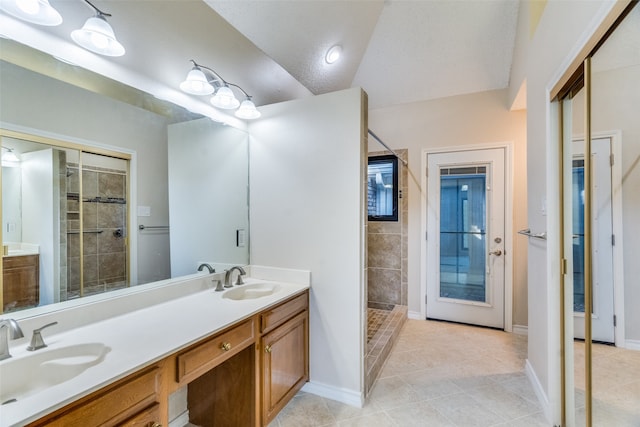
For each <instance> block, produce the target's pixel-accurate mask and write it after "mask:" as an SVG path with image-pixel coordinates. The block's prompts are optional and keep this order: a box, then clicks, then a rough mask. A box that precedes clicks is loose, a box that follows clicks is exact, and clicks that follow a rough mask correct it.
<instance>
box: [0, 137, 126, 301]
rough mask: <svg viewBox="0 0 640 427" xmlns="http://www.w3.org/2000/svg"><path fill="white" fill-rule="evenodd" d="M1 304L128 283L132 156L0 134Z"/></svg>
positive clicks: (91, 291)
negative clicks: (0, 151)
mask: <svg viewBox="0 0 640 427" xmlns="http://www.w3.org/2000/svg"><path fill="white" fill-rule="evenodd" d="M2 146H3V147H5V148H7V149H9V150H11V152H12V153H13V154H14V155H15V157H16V159H15V160H13V161H9V162H6V161H4V162H3V167H2V178H3V179H2V196H3V197H2V201H3V203H2V229H3V230H4V233H3V246H4V247H5V248H6V250H5V254H4V257H3V267H4V268H3V279H4V280H3V311H5V312H8V311H15V310H19V309H25V308H30V307H36V306H39V305H47V304H52V303H56V302H61V301H67V300H71V299H75V298H79V297H82V296H85V295H92V294H98V293H103V292H106V291H109V290H112V289H119V288H123V287H127V286H128V285H129V280H128V269H127V259H128V257H127V245H126V233H127V228H128V227H127V218H128V215H127V197H126V195H127V194H128V191H127V186H128V182H129V179H128V178H127V175H128V170H129V165H128V160H127V159H120V158H115V157H112V156H105V155H100V154H94V153H87V152H80V151H79V150H78V149H73V148H64V147H60V146H56V145H55V141H50V144H47V143H43V142H33V141H29V140H23V139H17V138H12V137H9V136H3V137H2Z"/></svg>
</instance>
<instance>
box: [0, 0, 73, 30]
mask: <svg viewBox="0 0 640 427" xmlns="http://www.w3.org/2000/svg"><path fill="white" fill-rule="evenodd" d="M0 9H2V10H3V11H5V12H7V13H8V14H9V15H13V16H15V17H16V18H19V19H22V20H23V21H27V22H31V23H33V24H38V25H46V26H49V27H53V26H56V25H60V24H62V16H61V15H60V13H58V11H57V10H55V9H54V8H53V6H51V5H50V4H49V0H0Z"/></svg>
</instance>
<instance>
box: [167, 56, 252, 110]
mask: <svg viewBox="0 0 640 427" xmlns="http://www.w3.org/2000/svg"><path fill="white" fill-rule="evenodd" d="M191 62H192V63H193V68H191V71H189V74H187V78H186V79H185V81H183V82H182V83H180V89H182V91H184V92H186V93H189V94H191V95H211V94H212V93H213V94H214V95H213V97H212V98H211V104H213V106H214V107H217V108H222V109H225V110H233V109H236V108H237V110H236V112H235V115H236V117H238V118H240V119H247V120H251V119H257V118H258V117H260V112H259V111H258V109H257V108H256V106H255V104H254V103H253V101H251V95H249V94H248V93H247V92H245V91H244V89H242V88H241V87H240V86H238V85H237V84H234V83H231V82H228V81H226V80H225V79H223V78H222V77H220V74H218V73H216V72H215V71H214V70H213V69H211V68H209V67H205V66H204V65H200V64H198V63H196V61H194V60H193V59H192V60H191ZM205 71H206V72H207V73H208V74H209V75H207V73H205ZM231 87H235V88H237V89H238V90H239V91H240V92H242V94H243V95H244V97H245V100H244V101H242V103H240V101H239V100H238V98H236V96H235V94H234V93H233V90H232V89H231ZM238 107H240V108H238Z"/></svg>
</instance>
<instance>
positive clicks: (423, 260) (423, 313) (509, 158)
mask: <svg viewBox="0 0 640 427" xmlns="http://www.w3.org/2000/svg"><path fill="white" fill-rule="evenodd" d="M491 148H503V149H504V154H505V155H504V168H505V169H504V170H505V177H506V179H507V182H505V183H504V184H505V186H504V192H505V194H504V207H505V218H504V229H505V234H504V251H505V254H504V330H505V331H506V332H512V331H513V166H512V165H513V142H512V141H507V142H497V143H488V144H473V145H460V146H454V147H441V148H429V149H423V150H422V154H421V156H422V157H421V159H420V162H421V166H420V171H421V175H422V178H421V188H422V191H421V192H420V196H421V197H420V212H421V215H420V231H421V233H422V234H421V236H422V237H421V239H420V240H421V243H420V318H421V319H423V320H424V319H426V317H427V305H426V295H427V239H426V237H427V188H428V187H427V179H428V178H427V156H428V155H429V154H437V153H451V152H457V151H471V150H483V149H491Z"/></svg>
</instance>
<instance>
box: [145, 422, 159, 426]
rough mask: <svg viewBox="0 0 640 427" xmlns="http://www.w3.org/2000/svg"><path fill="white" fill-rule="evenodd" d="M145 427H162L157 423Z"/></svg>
mask: <svg viewBox="0 0 640 427" xmlns="http://www.w3.org/2000/svg"><path fill="white" fill-rule="evenodd" d="M147 427H162V424H160V423H158V422H150V423H149V424H147Z"/></svg>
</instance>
